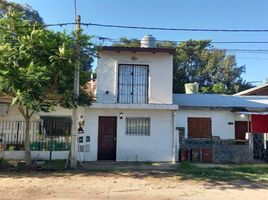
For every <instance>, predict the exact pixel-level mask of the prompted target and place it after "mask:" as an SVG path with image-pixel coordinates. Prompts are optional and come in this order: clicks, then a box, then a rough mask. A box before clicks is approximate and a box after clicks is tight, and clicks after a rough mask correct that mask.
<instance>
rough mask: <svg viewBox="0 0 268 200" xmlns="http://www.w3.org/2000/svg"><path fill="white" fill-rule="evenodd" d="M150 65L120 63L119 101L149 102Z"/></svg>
mask: <svg viewBox="0 0 268 200" xmlns="http://www.w3.org/2000/svg"><path fill="white" fill-rule="evenodd" d="M148 72H149V67H148V65H119V70H118V103H136V104H142V103H148V74H149V73H148Z"/></svg>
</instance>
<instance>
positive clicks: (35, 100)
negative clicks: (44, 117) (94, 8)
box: [0, 9, 95, 116]
mask: <svg viewBox="0 0 268 200" xmlns="http://www.w3.org/2000/svg"><path fill="white" fill-rule="evenodd" d="M0 27H4V28H1V29H0V36H1V37H0V95H9V96H11V97H13V102H12V104H13V105H19V106H21V107H23V108H26V110H27V111H29V110H30V111H33V112H39V111H44V112H48V111H50V110H52V109H53V107H54V106H55V105H60V106H62V107H65V108H71V107H73V106H77V105H80V104H81V105H90V104H91V102H92V97H90V96H88V95H87V94H85V93H84V91H83V90H81V95H79V97H78V98H76V97H75V95H74V94H73V79H74V71H75V66H77V64H81V66H86V65H88V64H89V65H90V64H91V63H92V56H93V55H94V52H95V51H94V48H93V45H92V44H91V43H90V37H89V36H86V35H84V34H83V33H82V32H76V33H73V34H72V35H68V34H66V33H61V32H54V31H50V30H47V29H44V28H43V27H41V26H36V27H35V26H33V25H32V23H31V22H30V21H29V20H24V19H23V18H22V14H20V13H18V12H15V11H14V10H13V9H9V11H8V12H6V14H5V15H4V16H3V17H1V18H0ZM78 49H80V51H78ZM80 73H81V77H82V78H81V85H83V84H84V83H85V82H86V81H88V80H89V79H88V77H89V74H90V68H89V69H87V70H85V69H81V71H80ZM25 114H27V113H25ZM28 116H29V115H28Z"/></svg>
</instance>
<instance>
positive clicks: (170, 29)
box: [87, 23, 268, 32]
mask: <svg viewBox="0 0 268 200" xmlns="http://www.w3.org/2000/svg"><path fill="white" fill-rule="evenodd" d="M87 24H88V25H89V26H99V27H107V28H126V29H145V30H160V31H191V32H268V29H207V28H163V27H146V26H125V25H112V24H97V23H87Z"/></svg>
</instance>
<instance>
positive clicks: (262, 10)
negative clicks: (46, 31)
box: [13, 0, 268, 85]
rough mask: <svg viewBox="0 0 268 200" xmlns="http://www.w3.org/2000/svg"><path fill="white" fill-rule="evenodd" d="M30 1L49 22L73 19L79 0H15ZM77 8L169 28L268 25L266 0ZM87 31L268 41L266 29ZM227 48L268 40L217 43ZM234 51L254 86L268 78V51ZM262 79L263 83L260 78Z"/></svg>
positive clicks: (142, 0) (125, 1)
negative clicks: (237, 31) (248, 31)
mask: <svg viewBox="0 0 268 200" xmlns="http://www.w3.org/2000/svg"><path fill="white" fill-rule="evenodd" d="M13 1H14V2H17V3H22V4H25V3H26V4H29V5H30V6H32V7H33V8H34V9H35V10H37V11H38V12H39V13H40V15H41V17H42V18H43V19H44V21H45V23H47V24H51V23H62V22H74V16H75V14H74V0H13ZM76 1H77V12H78V14H79V15H81V18H82V22H85V23H88V22H90V23H99V24H115V25H130V26H148V27H166V28H208V29H268V20H267V19H268V12H267V8H268V1H267V0H258V1H254V0H203V1H201V0H76ZM73 28H74V27H73V26H68V27H62V28H60V27H58V28H54V29H55V30H64V29H66V30H69V31H70V30H72V29H73ZM84 30H85V32H86V33H88V34H90V35H95V36H101V37H107V38H112V39H118V38H120V37H122V36H124V37H127V38H142V37H143V36H144V35H145V34H152V35H153V36H154V37H155V38H156V39H157V40H174V41H182V40H189V39H211V40H212V41H214V42H222V41H236V42H237V41H250V42H251V41H262V42H268V32H264V33H223V32H180V31H156V30H137V29H135V30H133V29H117V28H104V27H95V26H89V27H84ZM213 46H214V47H217V48H226V49H264V50H268V43H266V44H213ZM228 53H230V54H235V55H236V58H237V64H238V65H239V66H241V65H246V73H245V74H243V75H242V77H243V78H244V79H245V80H246V81H248V82H254V84H255V85H259V84H261V83H264V82H265V80H266V78H268V52H261V53H260V52H258V53H252V52H251V53H245V52H228ZM255 81H258V82H255Z"/></svg>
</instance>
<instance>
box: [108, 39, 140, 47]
mask: <svg viewBox="0 0 268 200" xmlns="http://www.w3.org/2000/svg"><path fill="white" fill-rule="evenodd" d="M113 46H115V47H140V46H141V45H140V40H138V39H135V38H132V39H127V38H126V37H121V38H120V39H119V41H118V42H115V43H114V44H113Z"/></svg>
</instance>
